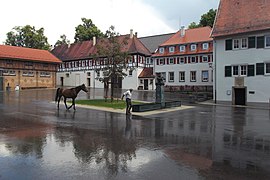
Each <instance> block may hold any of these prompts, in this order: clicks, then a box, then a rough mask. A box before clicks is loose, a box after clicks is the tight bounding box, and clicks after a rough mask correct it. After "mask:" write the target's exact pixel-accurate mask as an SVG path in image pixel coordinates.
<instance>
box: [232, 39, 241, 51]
mask: <svg viewBox="0 0 270 180" xmlns="http://www.w3.org/2000/svg"><path fill="white" fill-rule="evenodd" d="M239 48H240V39H233V49H239Z"/></svg>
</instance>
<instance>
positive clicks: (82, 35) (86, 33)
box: [74, 18, 103, 42]
mask: <svg viewBox="0 0 270 180" xmlns="http://www.w3.org/2000/svg"><path fill="white" fill-rule="evenodd" d="M82 22H83V24H80V25H78V26H77V27H76V28H75V31H76V32H75V37H74V39H75V42H80V41H87V40H91V39H93V37H94V36H95V37H97V38H99V37H103V33H102V32H101V31H100V30H99V29H98V28H97V26H96V25H95V24H94V23H93V22H92V20H91V19H86V18H82Z"/></svg>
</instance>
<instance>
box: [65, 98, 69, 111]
mask: <svg viewBox="0 0 270 180" xmlns="http://www.w3.org/2000/svg"><path fill="white" fill-rule="evenodd" d="M64 103H65V106H66V109H69V108H68V107H67V98H66V97H65V96H64Z"/></svg>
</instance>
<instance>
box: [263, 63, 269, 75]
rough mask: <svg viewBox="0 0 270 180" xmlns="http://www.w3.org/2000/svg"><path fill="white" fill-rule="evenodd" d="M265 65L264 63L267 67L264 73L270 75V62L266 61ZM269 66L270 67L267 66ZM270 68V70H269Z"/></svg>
mask: <svg viewBox="0 0 270 180" xmlns="http://www.w3.org/2000/svg"><path fill="white" fill-rule="evenodd" d="M264 64H265V65H264V67H265V69H264V72H265V73H264V74H265V75H270V62H266V63H264ZM267 66H269V67H267ZM268 70H269V71H268Z"/></svg>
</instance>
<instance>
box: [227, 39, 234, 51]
mask: <svg viewBox="0 0 270 180" xmlns="http://www.w3.org/2000/svg"><path fill="white" fill-rule="evenodd" d="M225 50H226V51H229V50H232V39H226V40H225Z"/></svg>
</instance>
